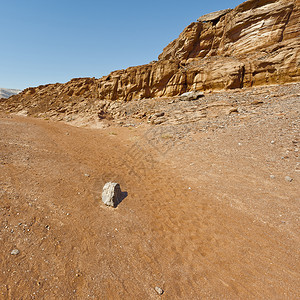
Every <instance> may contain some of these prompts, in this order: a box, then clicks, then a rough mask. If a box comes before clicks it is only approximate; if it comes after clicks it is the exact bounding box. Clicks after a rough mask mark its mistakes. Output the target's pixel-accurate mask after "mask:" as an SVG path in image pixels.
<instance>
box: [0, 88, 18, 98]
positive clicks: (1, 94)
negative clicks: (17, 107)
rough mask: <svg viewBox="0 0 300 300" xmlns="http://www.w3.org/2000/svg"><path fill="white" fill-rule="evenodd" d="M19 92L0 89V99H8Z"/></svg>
mask: <svg viewBox="0 0 300 300" xmlns="http://www.w3.org/2000/svg"><path fill="white" fill-rule="evenodd" d="M20 92H21V90H16V89H4V88H0V98H9V97H10V96H12V95H16V94H18V93H20Z"/></svg>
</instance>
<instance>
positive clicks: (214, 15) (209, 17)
mask: <svg viewBox="0 0 300 300" xmlns="http://www.w3.org/2000/svg"><path fill="white" fill-rule="evenodd" d="M230 11H231V9H230V8H228V9H222V10H218V11H215V12H212V13H209V14H206V15H204V16H202V17H200V18H199V19H198V20H197V21H198V22H210V21H218V20H219V19H220V18H221V17H222V16H224V15H226V14H227V13H228V12H230Z"/></svg>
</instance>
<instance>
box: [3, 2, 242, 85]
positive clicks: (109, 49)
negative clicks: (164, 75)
mask: <svg viewBox="0 0 300 300" xmlns="http://www.w3.org/2000/svg"><path fill="white" fill-rule="evenodd" d="M242 2H243V0H228V1H226V0H225V1H222V0H210V1H199V0H198V1H186V2H183V1H176V0H172V1H171V0H165V1H164V0H161V1H158V0H152V1H145V2H143V1H136V0H128V1H94V0H88V1H77V0H73V1H69V0H59V1H58V0H51V1H44V0H39V1H37V0H26V1H24V0H0V7H1V17H0V38H1V46H0V87H3V88H19V89H24V88H26V87H30V86H38V85H40V84H47V83H55V82H67V81H69V80H70V79H72V78H75V77H96V78H99V77H101V76H103V75H106V74H108V73H110V72H111V71H113V70H118V69H125V68H127V67H130V66H135V65H140V64H146V63H148V62H150V61H152V60H156V59H157V56H158V55H159V54H160V53H161V52H162V50H163V48H164V47H165V46H166V45H167V44H168V43H169V42H171V41H172V40H174V39H175V38H177V37H178V35H179V34H180V32H182V31H183V29H184V28H185V27H186V26H187V25H189V24H190V23H191V22H194V21H196V20H197V18H199V17H200V16H201V15H204V14H206V13H209V12H212V11H216V10H220V9H225V8H234V7H236V6H237V5H238V4H240V3H242Z"/></svg>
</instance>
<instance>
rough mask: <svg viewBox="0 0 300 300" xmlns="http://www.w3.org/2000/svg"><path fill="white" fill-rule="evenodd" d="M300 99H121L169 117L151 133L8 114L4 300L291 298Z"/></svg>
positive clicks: (0, 278)
mask: <svg viewBox="0 0 300 300" xmlns="http://www.w3.org/2000/svg"><path fill="white" fill-rule="evenodd" d="M299 96H300V94H299V84H291V85H285V86H273V87H260V88H249V89H243V90H238V91H230V92H221V93H212V94H208V95H205V97H204V98H201V99H199V100H196V101H191V102H183V101H170V99H165V100H160V101H155V100H149V101H148V100H145V101H144V102H130V103H129V104H126V105H128V107H127V106H126V107H127V109H128V110H129V111H133V112H134V105H135V103H136V104H138V105H139V108H140V105H144V109H146V110H147V107H148V105H149V107H151V109H152V110H155V111H158V112H159V111H161V110H164V111H165V115H164V117H165V118H166V119H165V120H164V122H163V123H161V124H158V125H153V124H151V118H150V120H149V122H148V123H147V122H145V121H143V120H140V119H138V118H136V117H132V119H130V115H129V114H128V115H129V116H128V117H127V118H125V119H122V122H120V121H118V120H107V119H105V120H99V121H98V122H99V124H98V125H99V126H95V123H91V124H90V126H89V124H88V123H84V124H85V127H82V126H80V127H78V126H74V125H79V123H80V122H77V123H76V120H74V122H73V123H74V124H73V125H70V124H68V122H59V121H55V120H48V119H41V118H40V119H38V118H33V117H26V116H21V115H16V114H12V113H10V114H9V113H4V112H2V113H1V115H0V182H1V192H0V199H1V206H0V220H1V227H0V228H1V229H0V240H1V248H0V298H1V299H159V298H162V299H297V298H299V297H300V293H299V286H300V274H299V270H300V264H299V257H300V256H299V241H300V239H299V180H300V176H299V171H300V166H299V152H298V149H299V110H300V105H299ZM151 101H153V102H155V103H156V104H155V105H157V107H154V106H153V105H152V104H151V103H152V102H151ZM216 101H218V103H219V104H221V105H216ZM141 103H142V104H141ZM213 103H214V104H213ZM224 103H225V104H224ZM212 104H213V105H212ZM160 105H161V106H160ZM204 106H205V108H203V107H204ZM232 106H234V108H236V109H232ZM126 107H125V109H126ZM191 107H196V108H193V109H191ZM197 107H198V108H197ZM228 107H229V108H230V109H229V110H228ZM179 108H180V109H181V111H182V115H181V116H182V117H183V119H180V120H178V119H176V118H175V117H176V111H177V110H178V109H179ZM189 108H190V109H189ZM201 108H203V109H201ZM203 110H205V111H206V114H205V117H201V118H198V119H197V122H196V121H195V116H193V115H192V114H196V115H197V116H199V114H198V112H197V111H202V112H203ZM174 111H175V112H174ZM133 116H135V115H134V113H133ZM69 123H72V121H70V122H69ZM100 125H101V126H100ZM97 127H98V128H97ZM107 181H115V182H118V183H120V186H121V189H122V191H124V192H127V197H126V198H125V199H123V201H122V202H121V203H120V204H119V205H118V207H117V208H111V207H107V206H105V205H104V204H103V203H102V201H101V193H102V188H103V185H104V184H105V183H106V182H107ZM155 287H160V288H161V289H162V290H163V291H164V293H163V294H162V295H158V293H157V292H156V291H155Z"/></svg>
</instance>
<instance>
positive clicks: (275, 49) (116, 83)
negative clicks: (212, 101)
mask: <svg viewBox="0 0 300 300" xmlns="http://www.w3.org/2000/svg"><path fill="white" fill-rule="evenodd" d="M299 19H300V1H299V0H249V1H246V2H244V3H242V4H241V5H239V6H237V7H236V8H235V9H232V10H225V11H221V12H217V13H213V14H211V15H206V16H204V17H202V18H199V20H200V21H198V22H194V23H192V24H190V25H189V26H188V27H186V28H185V29H184V31H183V32H182V33H181V34H180V35H179V37H178V38H177V39H176V40H174V41H173V42H171V43H170V44H169V45H168V46H166V47H165V49H164V50H163V52H162V53H161V54H160V55H159V60H158V61H156V62H152V63H150V64H147V65H142V66H137V67H130V68H128V69H126V70H119V71H114V72H112V73H111V74H109V75H108V76H104V77H102V78H100V79H95V78H78V79H72V80H71V81H69V82H68V83H66V84H52V85H46V86H39V87H36V88H29V89H26V90H24V91H23V92H22V93H21V94H19V95H16V96H13V97H11V98H10V99H9V100H8V101H7V102H5V103H4V102H3V101H2V104H3V105H4V106H6V107H9V108H10V109H11V110H14V109H17V110H18V109H19V110H20V109H22V107H24V106H27V107H30V106H31V108H30V111H31V112H33V113H34V112H35V111H41V110H45V109H48V108H49V107H52V108H55V109H58V110H64V109H66V106H68V107H69V108H68V109H72V105H73V104H74V103H78V102H79V103H80V102H81V101H84V100H85V101H89V102H95V101H96V102H97V101H99V100H109V101H110V100H123V101H130V100H136V99H141V98H153V97H170V96H176V95H180V94H182V93H185V92H189V91H207V90H222V89H234V88H242V87H251V86H257V85H268V84H282V83H288V82H297V81H299V80H300V57H299V53H300V38H299V36H300V35H299V31H300V23H299ZM28 105H29V106H28Z"/></svg>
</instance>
